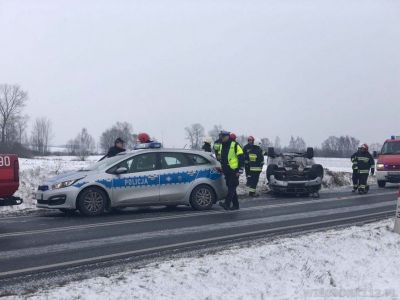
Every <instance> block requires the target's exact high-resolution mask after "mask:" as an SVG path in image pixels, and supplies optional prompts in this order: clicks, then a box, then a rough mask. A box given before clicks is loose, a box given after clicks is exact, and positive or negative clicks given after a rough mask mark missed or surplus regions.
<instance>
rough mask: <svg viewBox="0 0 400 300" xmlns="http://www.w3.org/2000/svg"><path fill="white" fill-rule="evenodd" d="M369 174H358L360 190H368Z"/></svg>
mask: <svg viewBox="0 0 400 300" xmlns="http://www.w3.org/2000/svg"><path fill="white" fill-rule="evenodd" d="M368 177H369V173H359V174H358V188H359V189H364V190H365V189H366V188H367V182H368Z"/></svg>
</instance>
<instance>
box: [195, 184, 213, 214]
mask: <svg viewBox="0 0 400 300" xmlns="http://www.w3.org/2000/svg"><path fill="white" fill-rule="evenodd" d="M214 202H215V193H214V190H213V189H212V188H211V187H209V186H208V185H200V186H198V187H196V188H195V189H194V190H193V192H192V195H191V196H190V204H191V205H192V207H193V208H194V209H196V210H207V209H211V208H212V206H213V204H214Z"/></svg>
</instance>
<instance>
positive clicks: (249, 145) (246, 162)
mask: <svg viewBox="0 0 400 300" xmlns="http://www.w3.org/2000/svg"><path fill="white" fill-rule="evenodd" d="M253 146H254V137H253V136H249V137H248V138H247V144H246V145H245V146H244V147H243V152H244V153H245V156H244V170H245V174H246V186H249V177H250V167H249V160H248V155H246V153H247V152H249V151H250V149H252V148H253Z"/></svg>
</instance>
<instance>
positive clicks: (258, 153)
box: [244, 141, 264, 197]
mask: <svg viewBox="0 0 400 300" xmlns="http://www.w3.org/2000/svg"><path fill="white" fill-rule="evenodd" d="M259 144H261V143H254V141H253V144H252V145H251V146H250V147H248V148H247V149H246V151H245V152H244V160H245V162H247V168H248V171H247V172H248V173H247V174H248V177H247V186H248V188H249V196H250V197H257V196H258V195H257V194H256V191H257V185H258V181H259V180H260V174H261V172H262V169H263V166H264V151H263V150H262V149H261V147H260V145H259Z"/></svg>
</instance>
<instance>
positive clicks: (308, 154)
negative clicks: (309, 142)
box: [306, 147, 314, 159]
mask: <svg viewBox="0 0 400 300" xmlns="http://www.w3.org/2000/svg"><path fill="white" fill-rule="evenodd" d="M306 157H307V158H308V159H313V158H314V148H312V147H308V148H307V152H306Z"/></svg>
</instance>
